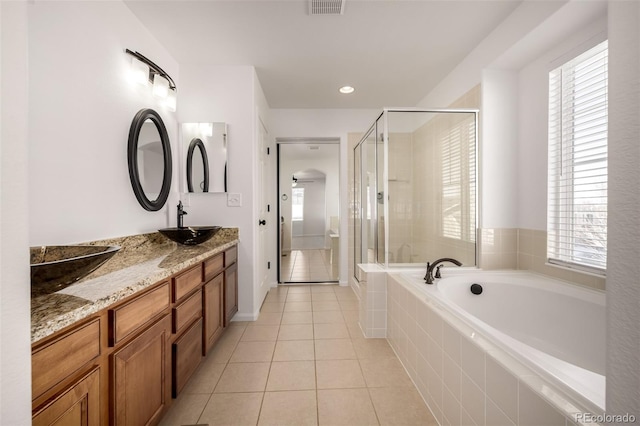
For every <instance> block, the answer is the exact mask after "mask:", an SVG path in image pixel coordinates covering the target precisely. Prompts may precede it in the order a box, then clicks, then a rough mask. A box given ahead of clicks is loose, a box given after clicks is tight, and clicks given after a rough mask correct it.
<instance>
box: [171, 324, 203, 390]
mask: <svg viewBox="0 0 640 426" xmlns="http://www.w3.org/2000/svg"><path fill="white" fill-rule="evenodd" d="M172 352H173V368H172V370H173V388H172V390H173V397H174V398H175V397H177V396H178V393H180V391H181V390H182V388H183V387H184V386H185V385H186V384H187V381H188V380H189V378H190V377H191V375H192V374H193V372H194V371H195V370H196V368H198V365H199V364H200V361H201V360H202V319H200V320H198V322H196V323H195V324H193V325H192V326H191V328H189V329H188V330H187V331H186V332H185V333H184V334H183V335H182V336H180V337H179V338H178V340H176V341H175V343H174V344H173V346H172Z"/></svg>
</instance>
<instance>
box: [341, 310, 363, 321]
mask: <svg viewBox="0 0 640 426" xmlns="http://www.w3.org/2000/svg"><path fill="white" fill-rule="evenodd" d="M342 316H343V317H344V321H345V322H359V321H360V311H345V310H344V309H343V310H342Z"/></svg>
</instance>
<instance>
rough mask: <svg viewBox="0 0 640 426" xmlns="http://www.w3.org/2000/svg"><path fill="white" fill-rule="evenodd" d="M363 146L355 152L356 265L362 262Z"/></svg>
mask: <svg viewBox="0 0 640 426" xmlns="http://www.w3.org/2000/svg"><path fill="white" fill-rule="evenodd" d="M361 152H362V145H357V146H356V147H355V149H354V152H353V154H354V155H353V238H354V241H353V243H354V244H353V256H354V259H355V264H356V265H357V264H358V263H363V261H362V206H363V204H362V156H361V154H360V153H361Z"/></svg>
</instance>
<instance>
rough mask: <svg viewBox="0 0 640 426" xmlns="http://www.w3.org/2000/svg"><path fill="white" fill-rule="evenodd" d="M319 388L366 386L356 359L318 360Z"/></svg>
mask: <svg viewBox="0 0 640 426" xmlns="http://www.w3.org/2000/svg"><path fill="white" fill-rule="evenodd" d="M316 376H317V378H318V389H344V388H363V387H365V386H366V384H365V381H364V377H363V376H362V372H361V371H360V364H359V363H358V361H356V360H352V359H345V360H326V361H323V360H316Z"/></svg>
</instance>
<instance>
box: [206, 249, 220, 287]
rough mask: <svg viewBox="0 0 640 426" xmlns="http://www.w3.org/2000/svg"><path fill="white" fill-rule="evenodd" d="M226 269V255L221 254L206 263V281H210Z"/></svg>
mask: <svg viewBox="0 0 640 426" xmlns="http://www.w3.org/2000/svg"><path fill="white" fill-rule="evenodd" d="M223 269H224V253H219V254H217V255H215V256H213V257H210V258H209V259H207V260H205V261H204V280H205V281H208V280H210V279H211V278H213V277H215V276H216V275H217V274H218V273H219V272H221V271H222V270H223Z"/></svg>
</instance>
